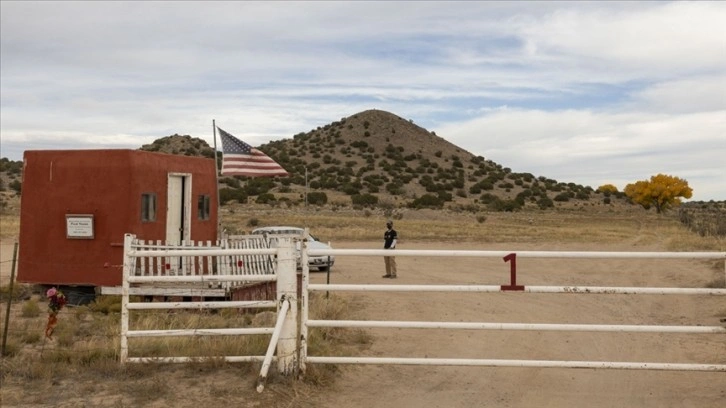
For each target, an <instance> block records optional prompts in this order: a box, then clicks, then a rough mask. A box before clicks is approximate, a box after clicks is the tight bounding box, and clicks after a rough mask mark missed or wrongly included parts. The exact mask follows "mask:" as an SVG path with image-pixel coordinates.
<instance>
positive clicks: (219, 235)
mask: <svg viewBox="0 0 726 408" xmlns="http://www.w3.org/2000/svg"><path fill="white" fill-rule="evenodd" d="M212 135H214V180H215V181H216V183H215V184H214V187H215V190H217V240H219V239H221V238H222V228H221V227H222V222H221V218H220V214H219V208H220V207H221V204H220V203H219V167H217V166H218V165H219V161H218V160H217V124H216V123H215V121H214V119H212Z"/></svg>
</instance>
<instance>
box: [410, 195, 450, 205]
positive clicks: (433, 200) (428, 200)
mask: <svg viewBox="0 0 726 408" xmlns="http://www.w3.org/2000/svg"><path fill="white" fill-rule="evenodd" d="M443 206H444V200H442V199H441V197H440V196H435V195H433V194H424V195H422V196H421V197H418V198H416V199H414V200H413V201H412V202H411V203H410V204H409V207H411V208H441V207H443Z"/></svg>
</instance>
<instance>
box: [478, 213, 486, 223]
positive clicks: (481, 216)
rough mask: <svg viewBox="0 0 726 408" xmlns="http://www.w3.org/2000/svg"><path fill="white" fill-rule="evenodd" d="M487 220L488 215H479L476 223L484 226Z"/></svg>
mask: <svg viewBox="0 0 726 408" xmlns="http://www.w3.org/2000/svg"><path fill="white" fill-rule="evenodd" d="M486 220H487V216H486V215H477V217H476V222H478V223H479V224H483V223H484V222H485V221H486Z"/></svg>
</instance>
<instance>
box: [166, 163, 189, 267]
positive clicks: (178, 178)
mask: <svg viewBox="0 0 726 408" xmlns="http://www.w3.org/2000/svg"><path fill="white" fill-rule="evenodd" d="M191 193H192V175H191V174H180V173H169V177H168V182H167V191H166V198H167V200H166V242H167V243H168V244H170V245H179V244H182V243H184V241H189V240H190V239H191V200H192V194H191ZM168 261H169V263H170V268H171V270H172V271H174V272H177V273H178V272H181V270H182V268H180V267H181V266H182V263H181V261H180V259H179V258H176V259H169V260H168Z"/></svg>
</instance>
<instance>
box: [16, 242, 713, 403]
mask: <svg viewBox="0 0 726 408" xmlns="http://www.w3.org/2000/svg"><path fill="white" fill-rule="evenodd" d="M379 244H380V243H378V242H337V243H336V245H335V247H336V248H378V247H379ZM399 248H400V249H472V250H506V251H516V250H520V251H521V250H554V249H559V250H577V251H657V250H663V249H662V248H659V247H658V246H657V245H652V246H648V247H643V246H638V247H634V246H633V244H632V243H628V242H623V243H622V244H619V245H611V246H609V247H607V248H603V247H602V246H598V247H595V246H594V245H589V244H570V245H560V246H558V247H557V248H551V247H546V245H545V244H539V245H527V244H501V243H500V244H487V245H486V246H482V245H476V244H473V243H464V244H454V243H436V244H434V243H417V242H406V241H404V242H401V243H400V245H399ZM8 254H10V255H11V254H12V243H10V244H9V245H6V244H3V246H2V258H3V259H2V260H3V263H2V266H3V269H2V271H3V278H4V279H5V277H6V276H7V275H6V273H7V272H8V271H9V269H7V268H6V265H7V263H6V262H5V261H6V260H7V258H6V257H7V256H8ZM397 263H398V275H399V277H398V279H397V280H389V279H382V278H381V275H382V274H383V272H384V270H383V269H384V266H383V260H382V259H380V258H378V257H352V256H345V257H344V256H340V257H338V258H337V261H336V265H335V267H334V268H333V272H332V273H331V275H330V281H331V283H372V284H387V285H401V284H444V285H455V284H477V285H500V284H507V283H508V282H509V264H508V263H505V262H504V261H503V260H502V259H501V258H483V259H482V258H466V257H456V258H442V257H435V258H424V257H398V258H397ZM714 264H715V263H714V262H713V261H705V260H693V259H685V260H653V259H577V260H574V259H570V260H566V259H523V258H522V259H518V261H517V267H518V283H519V284H524V285H547V286H563V285H578V286H654V287H661V286H662V287H706V285H708V284H709V283H710V282H712V281H714V280H715V279H716V278H717V277H718V274H723V269H719V268H717V267H714ZM327 279H328V277H327V276H326V274H325V273H313V274H312V277H311V281H312V282H313V283H324V282H326V280H327ZM3 282H5V280H3ZM336 295H337V296H341V297H346V298H348V299H349V305H350V306H349V308H350V310H349V312H350V315H351V317H350V318H351V319H367V320H416V321H454V322H459V321H461V322H504V323H582V324H587V323H593V324H643V325H704V326H717V325H720V322H719V319H720V318H723V317H726V298H724V297H723V296H687V295H593V294H589V295H588V294H529V293H491V294H483V293H480V294H475V293H470V294H463V293H443V292H427V293H412V292H338V293H336ZM367 330H369V331H370V333H371V334H372V336H373V341H372V343H371V344H370V346H369V347H368V348H367V349H366V350H364V351H362V353H361V355H364V356H375V357H430V358H471V359H526V360H576V361H629V362H658V363H693V364H696V363H711V364H726V335H723V334H672V333H664V334H659V333H596V332H537V331H485V330H478V331H477V330H458V331H454V330H437V329H431V330H423V329H367ZM215 378H216V381H219V380H221V379H220V378H219V376H216V377H215ZM250 378H254V377H250ZM166 380H167V381H172V378H168V377H167V378H166ZM242 381H246V380H244V379H243V380H242ZM172 382H175V383H176V384H177V387H178V393H176V392H175V393H174V395H172V396H169V397H168V398H166V399H164V403H163V404H160V405H154V406H178V407H197V406H199V405H200V404H211V405H216V404H217V403H221V401H220V400H219V396H216V397H215V396H214V395H210V394H213V393H210V392H204V391H203V390H201V389H200V388H198V387H200V386H203V385H205V384H206V385H208V383H207V382H200V380H199V378H197V379H196V382H192V383H190V382H189V381H186V380H185V379H181V380H179V381H176V379H175V380H174V381H172ZM226 382H227V385H225V384H224V383H216V384H215V386H217V387H238V388H239V387H240V383H241V380H240V378H239V377H235V378H228V379H227V380H226ZM190 384H196V385H195V386H192V385H190ZM248 385H249V386H248V387H245V388H244V389H245V392H247V393H249V394H252V393H254V391H253V384H252V383H250V384H248ZM282 385H283V384H271V385H270V387H268V389H266V390H265V391H264V393H267V394H266V396H264V397H257V396H253V395H250V396H249V398H248V399H245V397H243V396H239V395H231V394H226V395H227V397H226V399H225V400H226V401H227V402H228V403H233V404H234V405H236V406H243V407H265V406H279V407H282V406H286V407H323V408H324V407H336V408H339V407H367V408H368V407H397V408H406V407H411V408H421V407H442V408H443V407H538V408H541V407H583V406H584V407H595V408H598V407H694V408H696V407H698V408H707V407H719V408H720V407H723V406H724V404H725V403H726V373H724V372H695V371H643V370H614V369H568V368H514V367H513V368H499V367H456V366H400V365H341V366H340V375H339V377H338V378H337V380H336V381H335V382H334V383H333V384H332V385H330V386H328V387H324V388H320V389H315V390H314V392H305V393H304V395H300V394H297V395H294V392H292V391H291V392H289V393H288V392H286V391H282V389H281V386H282ZM6 386H9V387H19V386H20V387H22V385H21V384H17V383H12V384H6ZM195 387H197V388H195ZM306 390H308V391H309V389H306ZM9 391H11V390H10V389H6V390H5V391H4V392H3V393H7V392H9ZM264 393H263V394H264ZM5 395H6V397H7V396H8V395H9V394H5ZM174 396H176V397H174ZM89 397H90V395H86V396H85V397H84V396H79V397H78V399H76V400H74V401H76V402H78V403H81V402H82V404H81V405H82V406H125V404H121V405H118V403H115V405H114V403H112V402H111V401H114V399H113V396H112V395H109V394H108V390H105V391H104V392H103V395H102V398H99V399H95V398H92V397H90V398H89ZM12 401H15V402H17V404H15V403H12ZM59 402H60V405H59V404H58V403H59ZM65 402H66V403H63V402H62V401H56V403H55V404H53V405H55V406H73V405H72V403H71V401H70V400H67V401H65ZM5 403H6V404H10V405H3V406H29V405H24V403H23V401H17V400H13V399H6V402H5ZM69 404H70V405H69ZM165 404H168V405H165ZM31 405H34V406H44V405H42V404H31ZM81 405H76V406H81ZM49 406H50V405H49Z"/></svg>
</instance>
